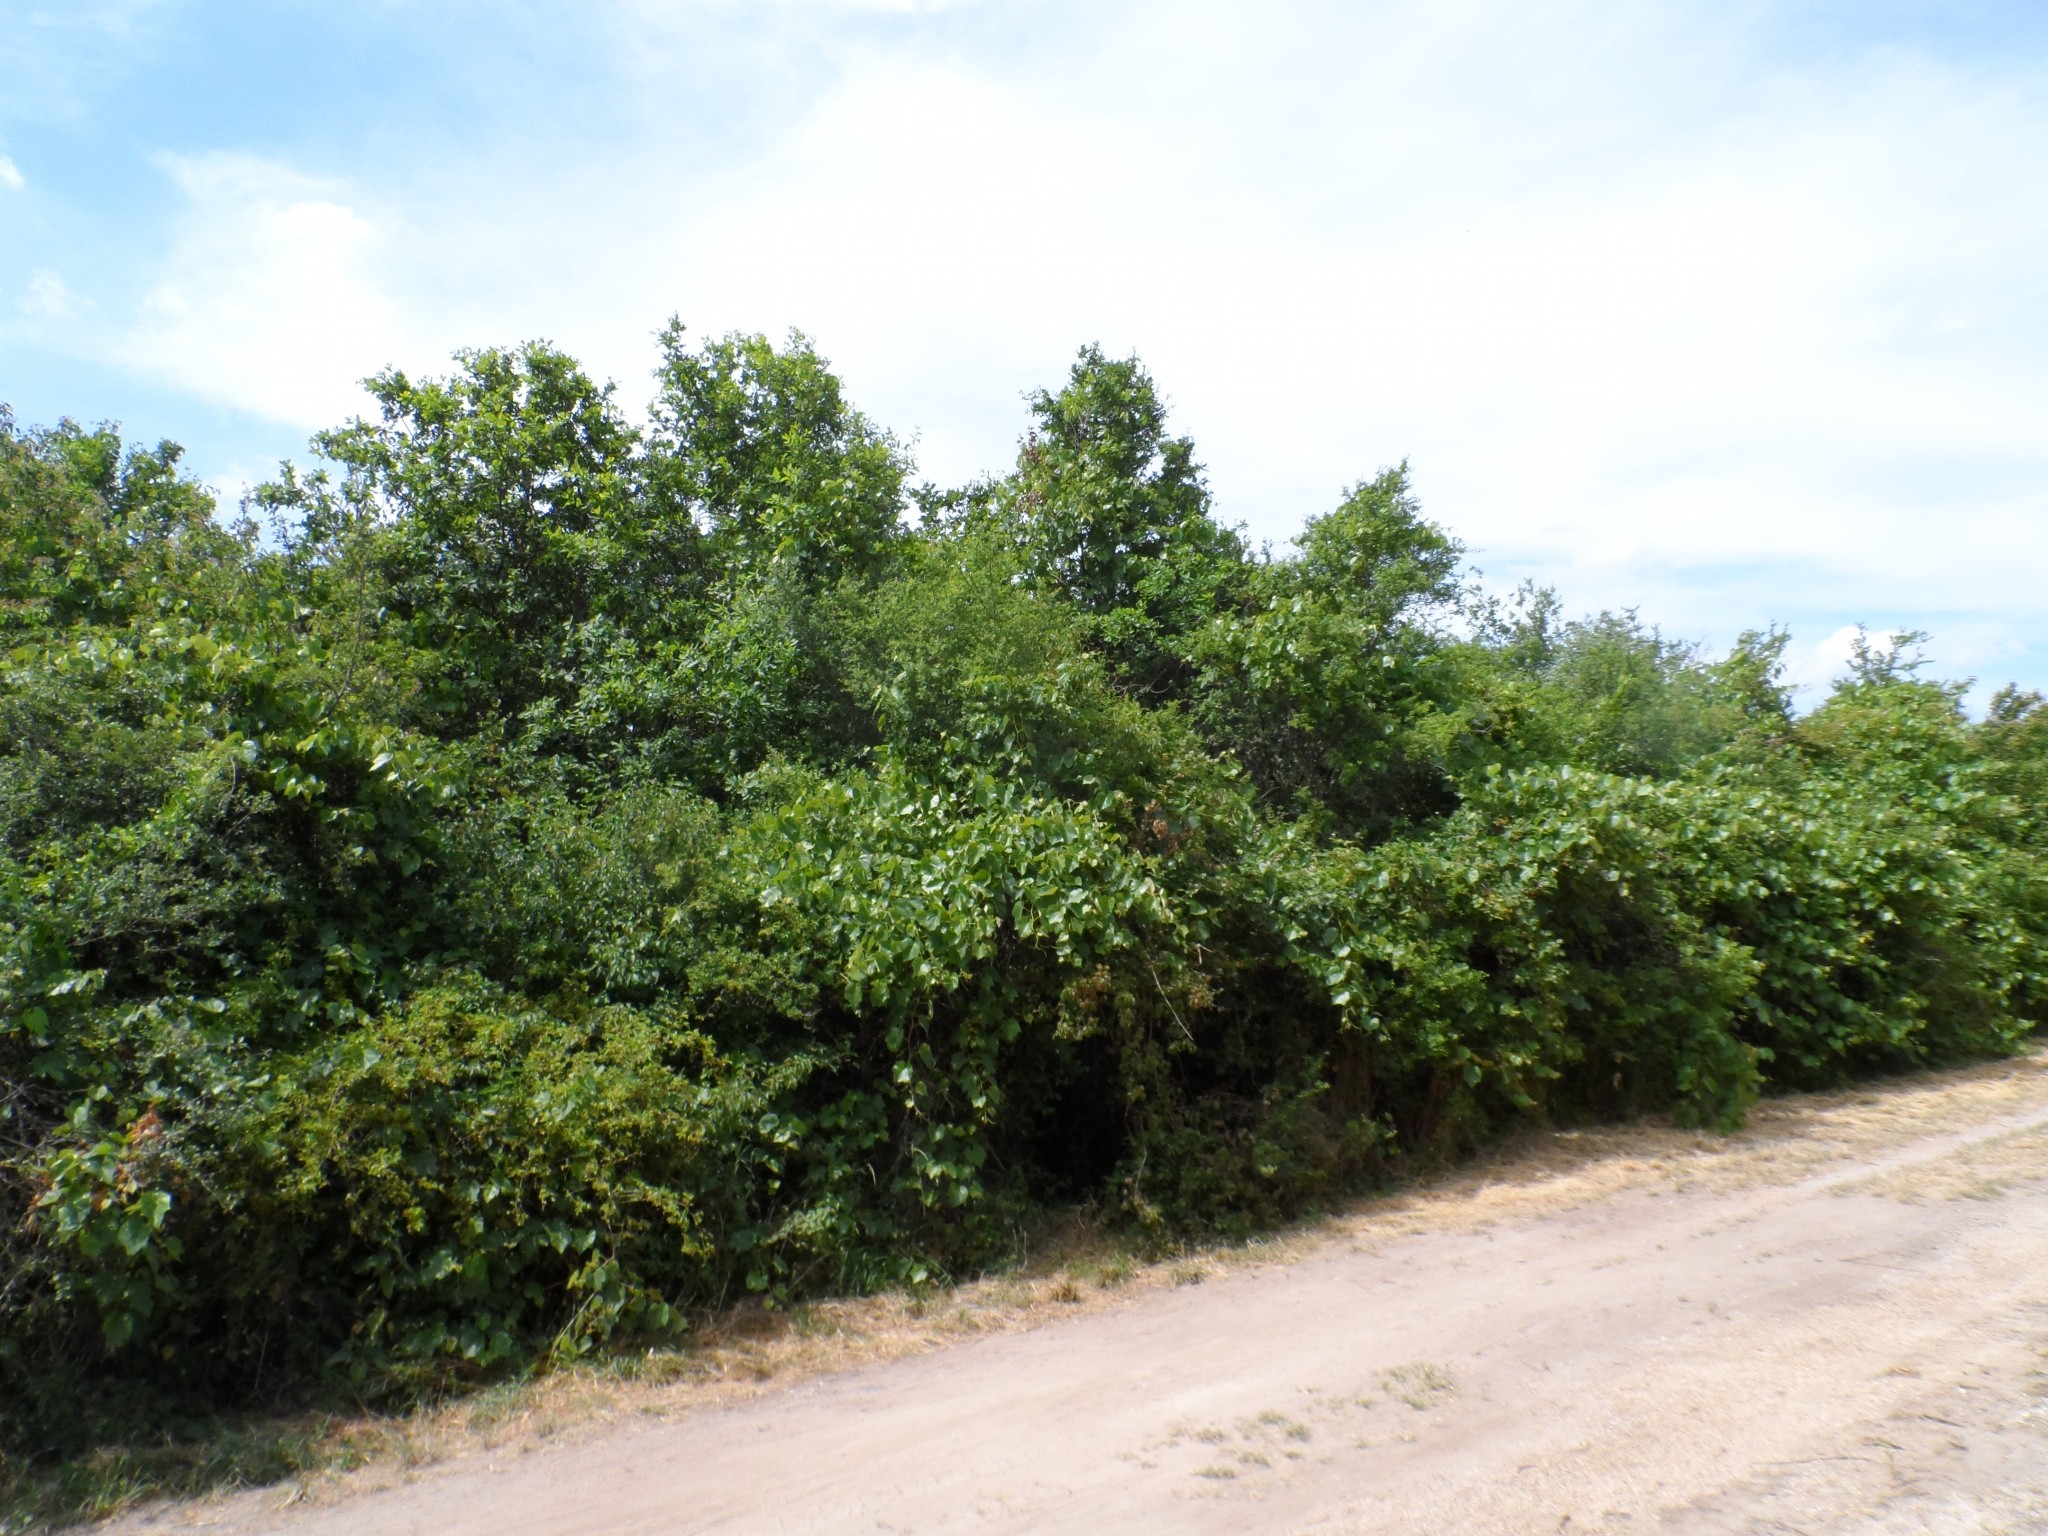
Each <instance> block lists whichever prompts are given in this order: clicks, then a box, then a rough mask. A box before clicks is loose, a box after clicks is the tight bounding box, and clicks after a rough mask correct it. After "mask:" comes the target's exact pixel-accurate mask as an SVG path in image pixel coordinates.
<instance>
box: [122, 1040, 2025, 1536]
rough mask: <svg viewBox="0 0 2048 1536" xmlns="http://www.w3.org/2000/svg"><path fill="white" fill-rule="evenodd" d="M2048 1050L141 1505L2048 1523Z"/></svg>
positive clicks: (551, 1528) (576, 1513)
mask: <svg viewBox="0 0 2048 1536" xmlns="http://www.w3.org/2000/svg"><path fill="white" fill-rule="evenodd" d="M2044 1067H2048V1063H2044V1061H2043V1059H2042V1058H2040V1057H2035V1058H2031V1059H2029V1060H2026V1061H2023V1062H2019V1063H2013V1064H2007V1065H2002V1066H1999V1067H1996V1068H1991V1069H1979V1070H1977V1071H1974V1072H1970V1073H1962V1074H1956V1075H1953V1076H1950V1077H1947V1078H1942V1079H1923V1080H1920V1081H1918V1082H1916V1083H1913V1084H1907V1085H1903V1086H1894V1087H1891V1088H1888V1089H1885V1090H1879V1091H1871V1092H1866V1093H1863V1094H1857V1095H1844V1096H1839V1097H1835V1098H1832V1099H1825V1100H1807V1101H1793V1102H1790V1103H1786V1104H1780V1105H1776V1106H1772V1107H1770V1108H1768V1109H1767V1110H1766V1111H1765V1112H1764V1113H1762V1114H1761V1115H1760V1116H1759V1117H1758V1124H1757V1126H1756V1128H1755V1129H1754V1130H1753V1131H1751V1132H1749V1133H1746V1134H1745V1135H1744V1136H1742V1137H1740V1138H1736V1139H1735V1140H1734V1141H1732V1142H1715V1141H1711V1140H1709V1139H1705V1138H1697V1137H1688V1136H1682V1135H1679V1134H1678V1133H1674V1132H1669V1131H1662V1132H1659V1131H1623V1132H1613V1133H1599V1134H1590V1135H1585V1136H1580V1137H1571V1136H1551V1137H1545V1138H1539V1139H1536V1140H1533V1141H1531V1142H1529V1143H1526V1144H1524V1145H1522V1146H1520V1147H1519V1148H1517V1149H1514V1150H1513V1151H1511V1152H1510V1153H1507V1154H1504V1155H1502V1156H1500V1157H1498V1158H1496V1159H1495V1160H1494V1161H1493V1162H1492V1163H1490V1164H1489V1165H1487V1166H1485V1167H1482V1168H1480V1169H1477V1170H1475V1171H1473V1172H1472V1173H1469V1174H1467V1175H1465V1176H1463V1177H1462V1178H1460V1179H1458V1180H1456V1181H1453V1182H1452V1183H1451V1184H1450V1185H1448V1186H1447V1187H1444V1188H1441V1189H1439V1190H1437V1191H1435V1192H1433V1193H1430V1194H1426V1195H1422V1196H1416V1197H1410V1198H1407V1199H1405V1200H1402V1201H1397V1202H1380V1203H1378V1204H1376V1205H1371V1206H1367V1207H1363V1208H1361V1210H1360V1211H1359V1212H1358V1213H1356V1214H1354V1215H1352V1216H1351V1217H1348V1218H1346V1219H1344V1220H1342V1221H1338V1222H1334V1223H1331V1224H1328V1225H1327V1226H1325V1227H1324V1228H1322V1229H1320V1230H1319V1232H1318V1233H1315V1234H1311V1235H1310V1236H1308V1237H1305V1238H1304V1239H1302V1240H1301V1241H1299V1242H1298V1243H1296V1244H1295V1245H1294V1249H1293V1251H1291V1252H1290V1253H1288V1254H1287V1255H1285V1257H1284V1258H1283V1259H1280V1260H1271V1261H1268V1262H1264V1263H1260V1264H1255V1265H1240V1266H1237V1267H1234V1268H1233V1267H1230V1266H1228V1265H1224V1266H1217V1267H1212V1271H1211V1273H1210V1274H1209V1275H1208V1277H1207V1278H1206V1279H1204V1280H1203V1281H1202V1283H1200V1284H1186V1283H1182V1284H1179V1285H1171V1284H1169V1283H1167V1281H1166V1280H1164V1279H1162V1280H1160V1281H1159V1282H1158V1283H1157V1284H1155V1285H1153V1286H1151V1287H1150V1288H1149V1289H1148V1288H1145V1287H1144V1286H1137V1287H1135V1288H1131V1289H1129V1291H1128V1292H1127V1293H1120V1295H1119V1297H1118V1298H1117V1299H1116V1300H1115V1301H1114V1302H1113V1303H1112V1304H1109V1305H1105V1306H1102V1307H1100V1308H1099V1309H1097V1310H1093V1311H1084V1312H1083V1315H1078V1316H1073V1317H1070V1318H1066V1319H1064V1320H1061V1321H1058V1322H1054V1323H1050V1324H1047V1325H1044V1326H1039V1327H1035V1328H1032V1329H1029V1330H1028V1331H1019V1332H1011V1333H1007V1334H1004V1335H1001V1336H997V1337H988V1338H981V1339H976V1340H972V1341H970V1342H964V1343H959V1344H955V1345H950V1346H948V1347H945V1348H942V1349H937V1350H934V1351H932V1352H929V1353H925V1354H922V1355H919V1356H917V1357H914V1358H907V1359H899V1360H895V1361H893V1362H889V1363H884V1364H880V1365H875V1366H870V1367H866V1368H861V1369H855V1370H851V1371H847V1372H844V1373H840V1374H836V1375H828V1376H824V1377H821V1378H815V1379H812V1380H809V1381H807V1382H804V1383H800V1384H797V1385H793V1386H789V1387H785V1388H780V1389H777V1390H772V1391H769V1392H766V1393H764V1394H762V1395H760V1396H758V1397H756V1398H754V1399H753V1400H751V1401H744V1402H738V1403H734V1404H729V1405H727V1406H716V1407H708V1408H698V1409H696V1410H694V1411H689V1412H683V1413H679V1414H676V1415H674V1416H667V1417H665V1416H662V1415H664V1414H666V1413H667V1411H668V1410H666V1409H664V1408H663V1406H662V1404H661V1403H660V1402H659V1401H658V1400H650V1401H649V1402H648V1403H646V1404H643V1405H642V1406H641V1411H640V1413H639V1414H635V1415H628V1416H626V1418H625V1419H624V1420H623V1421H621V1420H619V1419H614V1420H613V1421H611V1422H610V1423H608V1424H606V1425H605V1426H603V1428H602V1432H601V1433H599V1432H593V1433H589V1434H586V1435H583V1436H581V1437H578V1436H576V1435H573V1434H572V1435H569V1436H567V1437H564V1438H563V1440H562V1441H561V1443H551V1444H544V1445H539V1446H537V1447H535V1448H531V1449H527V1450H521V1449H520V1448H519V1447H517V1446H512V1445H507V1446H505V1447H502V1448H500V1449H499V1450H497V1451H494V1452H489V1453H478V1454H476V1455H473V1456H468V1457H463V1458H458V1459H456V1460H454V1461H452V1462H449V1463H447V1464H445V1465H442V1466H439V1467H434V1468H428V1469H426V1470H424V1471H421V1472H419V1473H418V1474H416V1475H414V1476H412V1477H410V1478H409V1479H407V1480H405V1481H402V1482H399V1483H397V1484H396V1485H394V1486H387V1487H384V1488H381V1489H371V1490H368V1491H361V1490H352V1489H351V1488H349V1487H348V1486H347V1485H345V1484H344V1485H343V1486H341V1487H339V1488H338V1489H335V1490H330V1491H329V1493H327V1494H325V1495H323V1496H322V1498H320V1499H315V1500H312V1501H309V1502H302V1503H299V1504H297V1505H295V1506H292V1507H289V1508H279V1507H278V1502H279V1501H278V1495H277V1493H276V1492H275V1491H269V1492H258V1493H253V1494H247V1495H243V1496H240V1497H239V1498H238V1499H236V1500H233V1501H229V1502H226V1503H216V1504H211V1505H202V1506H187V1507H182V1508H177V1509H170V1510H159V1511H156V1512H154V1513H152V1514H147V1515H139V1516H134V1517H131V1518H130V1519H129V1520H128V1521H126V1522H123V1528H124V1529H126V1530H131V1531H144V1530H151V1531H161V1530H165V1529H170V1528H185V1527H188V1526H190V1525H194V1524H206V1525H210V1526H212V1527H213V1528H215V1529H226V1530H234V1531H245V1532H251V1533H254V1532H259V1531H260V1532H280V1533H286V1532H288V1533H292V1536H367V1533H377V1536H400V1533H412V1532H418V1533H433V1536H467V1533H477V1536H484V1533H489V1536H524V1533H534V1536H542V1533H545V1536H572V1533H582V1532H590V1533H597V1532H603V1533H619V1536H625V1533H641V1532H647V1533H653V1532H660V1533H664V1536H667V1533H683V1532H731V1533H757V1532H759V1533H766V1532H807V1533H808V1532H820V1533H822V1532H830V1533H841V1532H870V1531H895V1532H917V1533H933V1536H936V1533H942V1532H944V1533H951V1532H1088V1533H1123V1532H1132V1533H1136V1532H1172V1533H1203V1532H1219V1533H1220V1532H1318V1533H1322V1532H1329V1533H1338V1532H1343V1533H1351V1532H1359V1533H1363V1532H1403V1533H1411V1532H1432V1533H1434V1532H1515V1533H1523V1532H1570V1533H1573V1536H1577V1533H1582V1532H1595V1531H1606V1532H1643V1531H1657V1532H1671V1533H1693V1532H1699V1533H1707V1532H1712V1533H1717V1536H1718V1533H1728V1532H1746V1531H1797V1532H1802V1533H1809V1532H1855V1533H1864V1532H1868V1533H1878V1532H1884V1533H1893V1532H1957V1533H1963V1532H1968V1533H1972V1536H1989V1533H1994V1532H2031V1531H2044V1532H2048V1070H2044ZM1180 1278H1181V1280H1182V1281H1183V1282H1185V1281H1186V1280H1188V1279H1191V1278H1192V1274H1191V1273H1190V1272H1188V1271H1186V1270H1185V1269H1183V1270H1182V1271H1181V1274H1180Z"/></svg>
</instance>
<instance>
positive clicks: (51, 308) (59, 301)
mask: <svg viewBox="0 0 2048 1536" xmlns="http://www.w3.org/2000/svg"><path fill="white" fill-rule="evenodd" d="M79 308H80V304H79V300H78V297H77V295H75V294H74V293H72V291H71V290H70V289H69V288H68V287H66V286H65V283H64V279H63V278H61V277H59V276H58V275H57V274H56V273H54V272H51V271H47V270H45V271H41V272H36V273H34V274H32V275H31V276H30V278H29V280H28V292H27V293H25V294H23V295H22V299H21V312H22V313H23V314H25V315H28V316H30V317H31V318H33V319H36V320H63V319H68V318H69V317H70V316H72V315H74V314H76V313H77V312H78V310H79Z"/></svg>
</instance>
